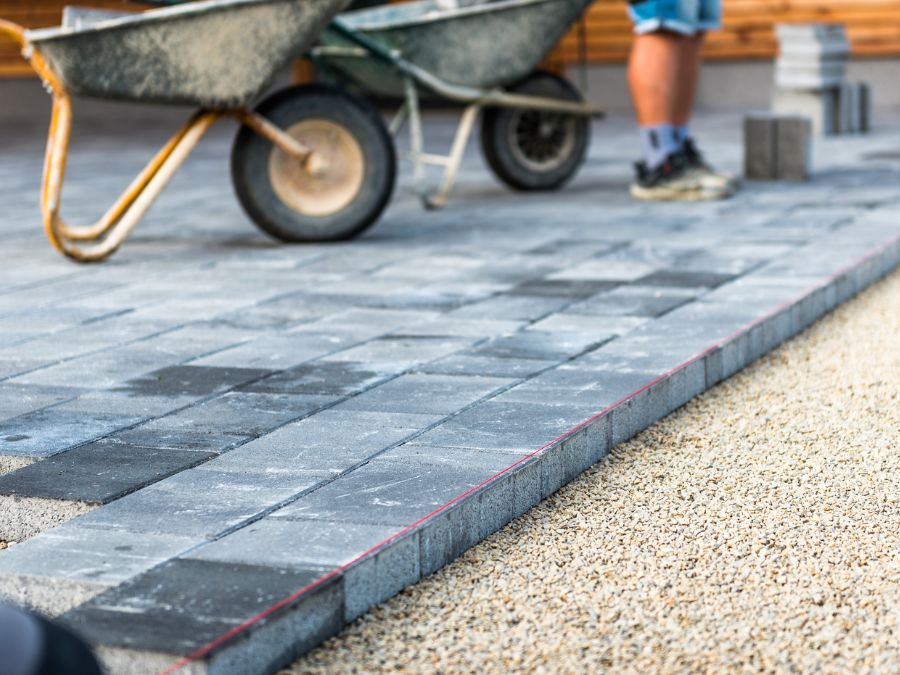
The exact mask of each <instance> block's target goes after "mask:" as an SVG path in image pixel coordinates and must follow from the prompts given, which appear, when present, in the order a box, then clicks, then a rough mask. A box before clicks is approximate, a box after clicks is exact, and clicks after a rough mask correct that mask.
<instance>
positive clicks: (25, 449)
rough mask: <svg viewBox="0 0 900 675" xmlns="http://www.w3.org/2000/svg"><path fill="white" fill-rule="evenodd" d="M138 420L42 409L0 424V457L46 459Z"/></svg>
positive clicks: (136, 418)
mask: <svg viewBox="0 0 900 675" xmlns="http://www.w3.org/2000/svg"><path fill="white" fill-rule="evenodd" d="M141 419H142V418H140V417H125V416H121V415H116V414H111V413H94V414H87V413H84V412H81V411H78V410H68V409H66V408H65V407H64V406H57V407H54V408H45V409H43V410H39V411H37V412H33V413H28V414H26V415H21V416H19V417H14V418H12V419H10V420H6V421H5V422H3V423H2V424H0V455H6V456H12V457H34V458H38V457H50V456H52V455H55V454H57V453H60V452H62V451H64V450H68V449H69V448H72V447H75V446H78V445H82V444H84V443H89V442H90V441H93V440H97V439H99V438H103V437H104V436H107V435H109V434H111V433H112V432H114V431H116V430H117V429H123V428H127V427H130V426H132V425H134V424H137V423H138V422H140V421H141Z"/></svg>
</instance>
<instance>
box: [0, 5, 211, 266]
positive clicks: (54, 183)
mask: <svg viewBox="0 0 900 675" xmlns="http://www.w3.org/2000/svg"><path fill="white" fill-rule="evenodd" d="M0 35H6V36H7V37H9V38H10V39H12V40H13V42H15V43H16V44H17V45H19V47H20V48H21V49H22V53H23V56H24V57H25V58H26V59H27V60H28V62H29V63H30V64H31V66H32V67H33V68H34V70H35V72H36V73H37V74H38V76H40V78H41V79H42V80H43V81H44V83H45V85H46V86H47V88H48V89H49V91H50V93H51V95H52V96H53V116H52V118H51V122H50V132H49V134H48V139H47V153H46V156H45V159H44V178H43V184H42V188H41V213H42V215H43V220H44V230H45V232H46V234H47V238H48V239H49V240H50V243H51V244H52V245H53V247H54V248H56V250H57V251H59V252H60V253H62V254H64V255H66V256H68V257H69V258H72V259H73V260H76V261H78V262H97V261H100V260H104V259H106V258H108V257H109V256H110V255H112V254H113V253H114V252H115V251H116V250H117V249H118V248H119V247H120V246H121V245H122V244H123V243H124V241H125V240H126V239H127V238H128V235H129V234H131V231H132V230H133V229H134V227H135V225H137V223H138V222H139V221H140V219H141V218H142V217H143V216H144V214H145V213H146V212H147V210H148V209H149V208H150V206H151V205H152V204H153V202H154V201H155V200H156V198H157V197H158V196H159V194H160V192H162V190H163V188H165V186H166V185H167V184H168V183H169V181H170V180H171V179H172V177H173V176H174V175H175V172H176V171H177V170H178V169H179V167H181V165H182V164H184V162H185V160H186V159H187V157H188V156H189V155H190V153H191V151H192V150H193V149H194V148H195V147H196V145H197V143H199V142H200V139H201V138H203V136H204V134H205V133H206V132H207V131H208V130H209V128H210V127H211V126H212V125H213V124H214V123H215V122H216V120H218V119H219V118H220V117H221V116H222V115H221V114H220V113H213V112H205V111H200V112H198V113H196V114H195V115H194V116H193V117H192V118H191V119H190V120H189V121H188V123H187V124H186V125H185V126H184V127H183V128H182V129H181V131H179V132H178V133H177V134H176V135H175V136H174V137H173V138H172V139H171V140H170V141H169V142H168V143H167V144H166V146H165V147H164V148H163V149H162V150H161V151H160V152H159V153H157V155H156V157H154V158H153V160H152V161H151V162H150V164H148V165H147V167H146V168H145V169H144V170H143V171H142V172H141V174H140V175H139V176H138V177H137V178H136V179H135V180H134V181H133V182H132V183H131V185H130V186H129V187H128V189H126V190H125V192H124V193H123V194H122V196H121V197H120V198H119V199H118V201H116V203H115V204H114V205H113V206H112V208H111V209H110V210H109V211H108V212H107V213H106V215H105V216H103V218H101V219H100V220H99V221H98V222H97V223H95V224H94V225H91V226H88V227H71V226H70V225H68V224H67V223H66V222H65V221H64V220H63V219H62V217H61V216H60V209H61V199H62V189H63V182H64V180H65V175H66V164H67V161H68V157H69V142H70V140H71V136H72V99H71V98H70V96H69V94H68V92H67V91H66V89H65V87H64V86H63V84H62V82H61V81H60V80H59V78H58V77H57V76H56V74H55V73H54V72H53V69H52V68H51V67H50V66H49V64H48V63H47V62H46V61H45V60H44V58H43V57H42V56H41V54H40V53H39V52H38V51H37V50H35V49H33V48H29V47H28V42H27V40H26V38H25V29H24V28H22V27H21V26H18V25H16V24H14V23H11V22H9V21H2V20H0ZM75 242H90V244H89V245H87V246H80V245H78V244H77V243H75Z"/></svg>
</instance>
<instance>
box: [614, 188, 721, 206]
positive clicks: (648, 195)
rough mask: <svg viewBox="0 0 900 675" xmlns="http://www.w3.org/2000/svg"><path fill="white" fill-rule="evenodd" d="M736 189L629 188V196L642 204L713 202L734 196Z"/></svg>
mask: <svg viewBox="0 0 900 675" xmlns="http://www.w3.org/2000/svg"><path fill="white" fill-rule="evenodd" d="M736 191H737V190H736V189H710V188H706V189H704V188H698V189H695V190H675V189H670V190H666V189H664V188H651V189H646V188H642V187H641V186H639V185H632V186H631V196H632V197H633V198H634V199H637V200H638V201H642V202H715V201H722V200H725V199H729V198H730V197H733V196H734V193H735V192H736Z"/></svg>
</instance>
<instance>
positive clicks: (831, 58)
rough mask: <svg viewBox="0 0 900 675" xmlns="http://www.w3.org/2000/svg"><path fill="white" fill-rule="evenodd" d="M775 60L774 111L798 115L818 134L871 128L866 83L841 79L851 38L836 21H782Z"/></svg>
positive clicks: (868, 94)
mask: <svg viewBox="0 0 900 675" xmlns="http://www.w3.org/2000/svg"><path fill="white" fill-rule="evenodd" d="M777 34H778V39H779V42H780V55H779V57H778V59H777V61H776V64H775V95H774V101H773V109H774V111H775V112H776V113H780V114H789V115H802V116H805V117H808V118H809V119H810V120H811V121H812V127H813V132H814V133H815V134H816V135H823V136H830V135H836V134H847V133H861V132H865V131H868V129H869V127H870V122H869V118H870V114H871V113H870V111H871V103H870V99H871V93H870V91H869V87H868V85H865V84H862V83H848V82H846V81H845V77H846V71H847V62H848V60H849V57H850V43H849V41H848V40H847V37H846V35H845V33H844V27H843V26H841V25H837V24H782V25H779V26H778V28H777Z"/></svg>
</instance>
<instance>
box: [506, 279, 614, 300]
mask: <svg viewBox="0 0 900 675" xmlns="http://www.w3.org/2000/svg"><path fill="white" fill-rule="evenodd" d="M617 285H618V284H617V282H613V281H597V280H592V279H539V280H536V281H526V282H525V283H523V284H520V285H518V286H516V288H515V289H514V290H512V291H510V295H513V296H521V295H524V296H537V297H543V298H547V297H550V298H571V299H573V300H574V299H581V298H589V297H591V296H592V295H596V294H597V293H600V292H602V291H606V290H609V289H612V288H615V287H616V286H617Z"/></svg>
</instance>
